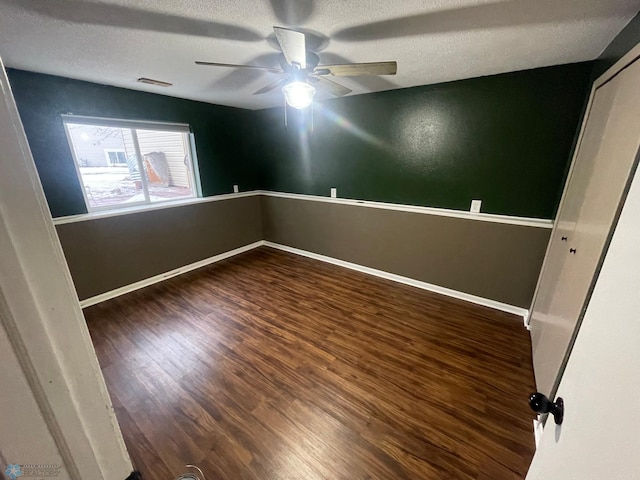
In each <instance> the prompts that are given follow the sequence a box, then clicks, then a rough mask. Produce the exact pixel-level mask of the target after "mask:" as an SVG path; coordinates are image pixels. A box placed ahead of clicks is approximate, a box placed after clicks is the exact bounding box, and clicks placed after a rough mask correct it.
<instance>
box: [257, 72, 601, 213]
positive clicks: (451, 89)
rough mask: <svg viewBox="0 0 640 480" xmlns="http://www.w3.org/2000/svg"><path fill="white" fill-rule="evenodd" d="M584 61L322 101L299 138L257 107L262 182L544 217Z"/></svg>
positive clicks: (553, 204)
mask: <svg viewBox="0 0 640 480" xmlns="http://www.w3.org/2000/svg"><path fill="white" fill-rule="evenodd" d="M592 66H593V65H592V63H591V62H585V63H579V64H572V65H563V66H557V67H549V68H540V69H535V70H527V71H522V72H515V73H508V74H503V75H494V76H488V77H482V78H475V79H470V80H462V81H457V82H451V83H445V84H439V85H432V86H425V87H414V88H407V89H402V90H393V91H388V92H381V93H373V94H367V95H359V96H353V97H346V98H342V99H336V100H330V101H325V102H323V103H321V104H318V108H316V111H315V113H314V130H313V133H312V134H310V135H308V136H305V134H304V133H303V130H304V129H301V128H298V126H296V124H297V123H299V122H297V121H296V118H297V117H296V116H295V115H290V122H289V123H290V126H289V128H288V129H285V127H284V121H283V115H284V113H283V109H282V108H275V109H269V110H265V111H261V112H258V113H257V115H258V117H259V124H261V125H260V126H259V128H257V129H256V134H257V135H261V138H262V141H263V142H264V146H263V147H262V148H260V149H259V159H260V162H261V175H262V182H263V188H264V189H266V190H276V191H284V192H293V193H306V194H313V195H329V191H330V190H329V189H330V188H331V187H337V188H338V195H339V196H341V197H347V198H356V199H363V200H377V201H384V202H393V203H403V204H413V205H423V206H431V207H440V208H451V209H459V210H468V209H469V206H470V203H471V200H472V199H481V200H482V202H483V203H482V211H483V212H487V213H495V214H506V215H515V216H523V217H537V218H552V217H553V216H554V214H555V210H556V208H557V204H558V202H559V199H560V195H561V191H562V187H563V183H564V179H565V175H566V171H567V166H568V164H569V161H570V153H571V150H572V145H573V142H574V138H575V135H576V131H577V129H578V127H579V122H580V118H581V114H582V109H583V106H584V103H585V99H586V98H587V95H588V89H589V85H590V78H591V70H592ZM400 68H402V66H400ZM294 112H295V111H294Z"/></svg>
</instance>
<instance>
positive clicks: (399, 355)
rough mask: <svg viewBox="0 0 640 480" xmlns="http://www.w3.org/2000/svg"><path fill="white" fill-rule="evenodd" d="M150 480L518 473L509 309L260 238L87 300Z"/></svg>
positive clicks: (517, 362)
mask: <svg viewBox="0 0 640 480" xmlns="http://www.w3.org/2000/svg"><path fill="white" fill-rule="evenodd" d="M85 316H86V318H87V321H88V324H89V329H90V331H91V336H92V338H93V341H94V344H95V347H96V351H97V354H98V358H99V360H100V364H101V366H102V371H103V373H104V376H105V379H106V382H107V386H108V389H109V392H110V393H111V398H112V400H113V403H114V407H115V410H116V414H117V417H118V420H119V421H120V425H121V427H122V431H123V434H124V437H125V441H126V444H127V447H128V449H129V452H130V454H131V457H132V459H133V461H134V464H135V466H136V467H137V468H138V469H140V470H141V471H142V473H143V476H144V478H145V479H147V480H170V479H173V478H174V477H175V476H177V475H178V474H180V473H183V472H184V471H185V469H184V465H185V464H186V463H194V464H196V465H198V466H200V467H201V468H202V469H203V470H204V472H205V474H206V475H207V479H208V480H214V479H229V480H239V479H260V480H270V479H273V480H276V479H277V480H287V479H288V480H293V479H326V480H342V479H344V480H356V479H358V480H359V479H412V480H413V479H478V480H489V479H491V480H501V479H522V478H524V476H525V474H526V471H527V468H528V466H529V463H530V462H531V458H532V455H533V450H534V440H533V433H532V424H531V420H532V418H533V413H532V412H531V411H530V410H529V407H528V405H527V395H528V394H529V393H530V392H532V391H533V390H534V380H533V372H532V367H531V354H530V343H529V335H528V332H527V331H526V330H525V329H524V327H523V326H522V320H521V319H519V318H517V317H515V316H512V315H509V314H506V313H501V312H497V311H494V310H491V309H488V308H485V307H480V306H475V305H473V304H469V303H465V302H462V301H458V300H455V299H451V298H448V297H444V296H441V295H437V294H433V293H430V292H425V291H422V290H419V289H416V288H412V287H408V286H404V285H400V284H396V283H393V282H390V281H386V280H382V279H379V278H376V277H372V276H368V275H365V274H361V273H358V272H354V271H351V270H347V269H343V268H340V267H336V266H333V265H329V264H325V263H322V262H318V261H315V260H311V259H307V258H304V257H299V256H296V255H292V254H288V253H283V252H280V251H276V250H272V249H269V248H260V249H256V250H253V251H251V252H248V253H245V254H243V255H240V256H237V257H234V258H232V259H229V260H226V261H224V262H221V263H218V264H215V265H212V266H210V267H207V268H204V269H201V270H197V271H194V272H191V273H189V274H185V275H182V276H180V277H176V278H173V279H171V280H168V281H165V282H163V283H161V284H157V285H154V286H151V287H148V288H145V289H143V290H139V291H136V292H133V293H130V294H128V295H125V296H122V297H119V298H116V299H113V300H110V301H108V302H104V303H102V304H99V305H96V306H93V307H90V308H87V309H86V310H85Z"/></svg>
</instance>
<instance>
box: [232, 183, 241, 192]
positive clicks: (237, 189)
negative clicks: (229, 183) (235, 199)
mask: <svg viewBox="0 0 640 480" xmlns="http://www.w3.org/2000/svg"><path fill="white" fill-rule="evenodd" d="M239 191H240V189H239V188H238V185H234V186H233V193H238V192H239Z"/></svg>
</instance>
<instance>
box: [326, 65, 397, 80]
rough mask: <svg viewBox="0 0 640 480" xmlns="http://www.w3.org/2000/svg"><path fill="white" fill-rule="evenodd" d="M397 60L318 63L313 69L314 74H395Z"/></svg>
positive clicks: (345, 75)
mask: <svg viewBox="0 0 640 480" xmlns="http://www.w3.org/2000/svg"><path fill="white" fill-rule="evenodd" d="M397 71H398V63H397V62H371V63H346V64H343V65H318V66H317V67H316V68H315V69H314V73H315V74H316V75H334V76H336V77H353V76H357V75H395V74H396V72H397Z"/></svg>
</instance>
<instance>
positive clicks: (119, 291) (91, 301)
mask: <svg viewBox="0 0 640 480" xmlns="http://www.w3.org/2000/svg"><path fill="white" fill-rule="evenodd" d="M264 244H265V242H264V240H259V241H257V242H254V243H250V244H249V245H245V246H244V247H240V248H235V249H233V250H229V251H228V252H224V253H221V254H219V255H215V256H213V257H209V258H205V259H204V260H200V261H198V262H194V263H191V264H189V265H185V266H184V267H180V268H176V269H174V270H170V271H168V272H164V273H161V274H159V275H154V276H153V277H149V278H145V279H144V280H140V281H139V282H136V283H132V284H130V285H125V286H124V287H120V288H116V289H115V290H111V291H109V292H105V293H101V294H100V295H96V296H95V297H90V298H87V299H85V300H82V301H81V302H80V307H81V308H85V307H89V306H91V305H95V304H96V303H100V302H104V301H105V300H109V299H112V298H115V297H119V296H120V295H124V294H125V293H129V292H133V291H134V290H138V289H140V288H144V287H148V286H149V285H153V284H154V283H158V282H161V281H163V280H166V279H168V278H171V277H175V276H176V275H180V274H181V273H187V272H190V271H191V270H195V269H196V268H201V267H205V266H207V265H210V264H212V263H216V262H219V261H220V260H224V259H225V258H229V257H233V256H234V255H238V254H240V253H244V252H248V251H249V250H252V249H254V248H257V247H260V246H262V245H264Z"/></svg>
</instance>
